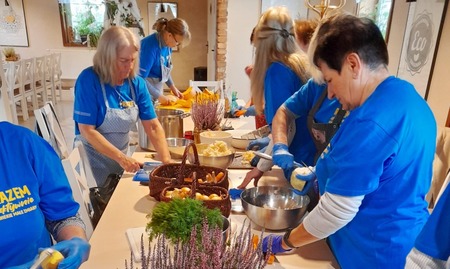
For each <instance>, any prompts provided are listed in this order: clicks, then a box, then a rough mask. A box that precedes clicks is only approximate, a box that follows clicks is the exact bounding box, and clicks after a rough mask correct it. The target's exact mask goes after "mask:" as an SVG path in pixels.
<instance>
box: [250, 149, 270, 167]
mask: <svg viewBox="0 0 450 269" xmlns="http://www.w3.org/2000/svg"><path fill="white" fill-rule="evenodd" d="M266 148H267V147H264V148H262V149H260V150H258V151H259V152H263V153H264V152H265V151H266ZM259 159H260V157H259V156H256V155H255V157H253V159H252V160H251V161H250V165H251V166H253V167H256V166H257V165H258V162H259Z"/></svg>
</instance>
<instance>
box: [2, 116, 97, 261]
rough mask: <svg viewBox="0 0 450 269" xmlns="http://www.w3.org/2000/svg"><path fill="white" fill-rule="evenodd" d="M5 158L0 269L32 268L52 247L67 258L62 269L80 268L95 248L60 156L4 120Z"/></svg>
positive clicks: (28, 132)
mask: <svg viewBox="0 0 450 269" xmlns="http://www.w3.org/2000/svg"><path fill="white" fill-rule="evenodd" d="M0 156H1V157H0V237H1V240H0V253H1V255H0V268H16V269H19V268H20V269H23V268H30V267H31V265H32V264H33V263H34V261H35V259H36V257H37V256H38V255H39V252H40V250H41V249H43V248H49V247H51V248H52V249H55V250H58V251H59V252H61V254H63V256H64V260H63V261H61V262H60V263H59V266H58V268H78V267H79V266H80V265H81V264H82V263H83V262H85V261H86V260H87V259H88V257H89V252H90V245H89V243H88V242H87V238H86V232H85V224H84V222H83V220H82V219H81V218H80V216H79V214H78V213H77V212H78V209H79V207H80V205H79V204H78V203H77V202H75V201H74V199H73V196H72V190H71V189H70V185H69V181H68V180H67V176H66V174H65V173H64V169H63V166H62V164H61V160H60V159H59V157H58V155H57V154H56V152H55V151H54V150H53V148H52V147H51V146H50V144H49V143H47V142H46V141H45V140H43V139H42V138H41V137H39V136H37V135H36V134H35V133H33V132H31V131H30V130H28V129H26V128H24V127H20V126H16V125H13V124H11V123H9V122H0ZM50 235H51V236H52V237H53V239H54V240H55V241H56V242H57V243H56V244H54V245H52V238H51V237H50Z"/></svg>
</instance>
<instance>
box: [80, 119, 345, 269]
mask: <svg viewBox="0 0 450 269" xmlns="http://www.w3.org/2000/svg"><path fill="white" fill-rule="evenodd" d="M251 120H252V119H251ZM247 121H250V120H247ZM236 122H237V121H236ZM248 124H249V123H248V122H247V123H242V124H240V125H241V126H240V127H242V126H245V127H244V128H243V129H247V128H246V127H248V128H251V126H250V127H249V125H248ZM237 125H239V124H236V126H237ZM233 126H235V125H233ZM240 127H235V128H240ZM253 128H254V127H253ZM185 130H189V129H185ZM148 155H149V154H148V152H135V153H134V154H133V157H134V158H136V159H137V160H140V161H151V159H150V158H147V157H148ZM248 171H250V170H236V169H233V170H232V169H229V178H230V188H235V187H236V186H237V185H239V184H240V182H241V181H242V179H243V178H244V177H245V174H246V173H247V172H248ZM280 177H281V178H283V175H282V171H281V170H280V169H279V168H276V167H275V168H274V169H273V170H272V171H269V172H267V173H265V174H264V176H263V178H261V180H260V181H259V182H260V183H259V185H260V186H263V185H284V184H286V181H284V180H279V178H280ZM132 178H133V174H130V173H125V174H124V175H123V176H122V179H121V180H120V182H119V184H118V185H117V188H116V190H115V192H114V194H113V196H112V198H111V200H110V201H109V204H108V206H107V208H106V210H105V212H104V213H103V216H102V218H101V219H100V222H99V223H98V225H97V227H96V229H95V231H94V233H93V235H92V237H91V239H90V241H89V242H90V243H91V253H90V257H89V260H88V261H87V262H85V263H84V264H83V265H82V266H81V268H87V269H92V268H96V269H102V268H119V269H121V268H125V266H124V264H125V260H128V261H130V257H131V251H130V247H129V243H128V240H127V238H126V235H125V232H126V230H127V229H129V228H136V227H144V226H145V225H146V223H147V218H146V215H147V214H149V213H150V212H151V211H152V208H153V207H154V206H155V205H156V203H157V201H156V200H155V199H154V198H152V197H150V196H149V188H148V186H143V185H140V184H139V183H138V182H135V181H132ZM245 218H246V215H245V214H243V213H241V214H234V213H232V214H231V216H230V219H231V223H233V222H234V223H236V224H237V225H239V224H242V223H243V221H244V219H245ZM252 228H253V229H254V230H255V234H258V235H259V234H260V232H259V231H258V230H260V228H258V227H257V226H253V225H252ZM278 234H281V233H278ZM276 258H277V261H278V262H277V263H275V264H274V265H271V266H268V267H267V268H286V269H288V268H339V266H338V265H337V262H336V260H335V258H334V256H333V254H332V253H331V251H330V249H329V247H328V245H327V244H326V242H325V241H324V240H321V241H318V242H316V243H314V244H311V245H308V246H305V247H301V248H299V249H297V250H296V251H294V252H291V253H288V254H280V255H277V256H276Z"/></svg>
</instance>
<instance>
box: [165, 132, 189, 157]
mask: <svg viewBox="0 0 450 269" xmlns="http://www.w3.org/2000/svg"><path fill="white" fill-rule="evenodd" d="M166 141H167V145H168V146H169V152H170V156H171V157H172V158H173V159H181V158H183V153H184V150H185V149H186V146H187V145H189V144H190V143H192V142H194V141H192V140H190V139H186V138H179V137H169V138H166Z"/></svg>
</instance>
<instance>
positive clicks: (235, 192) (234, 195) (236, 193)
mask: <svg viewBox="0 0 450 269" xmlns="http://www.w3.org/2000/svg"><path fill="white" fill-rule="evenodd" d="M243 191H244V190H241V189H236V188H234V189H230V190H229V191H228V194H229V195H230V198H231V199H233V200H236V199H241V193H242V192H243Z"/></svg>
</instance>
